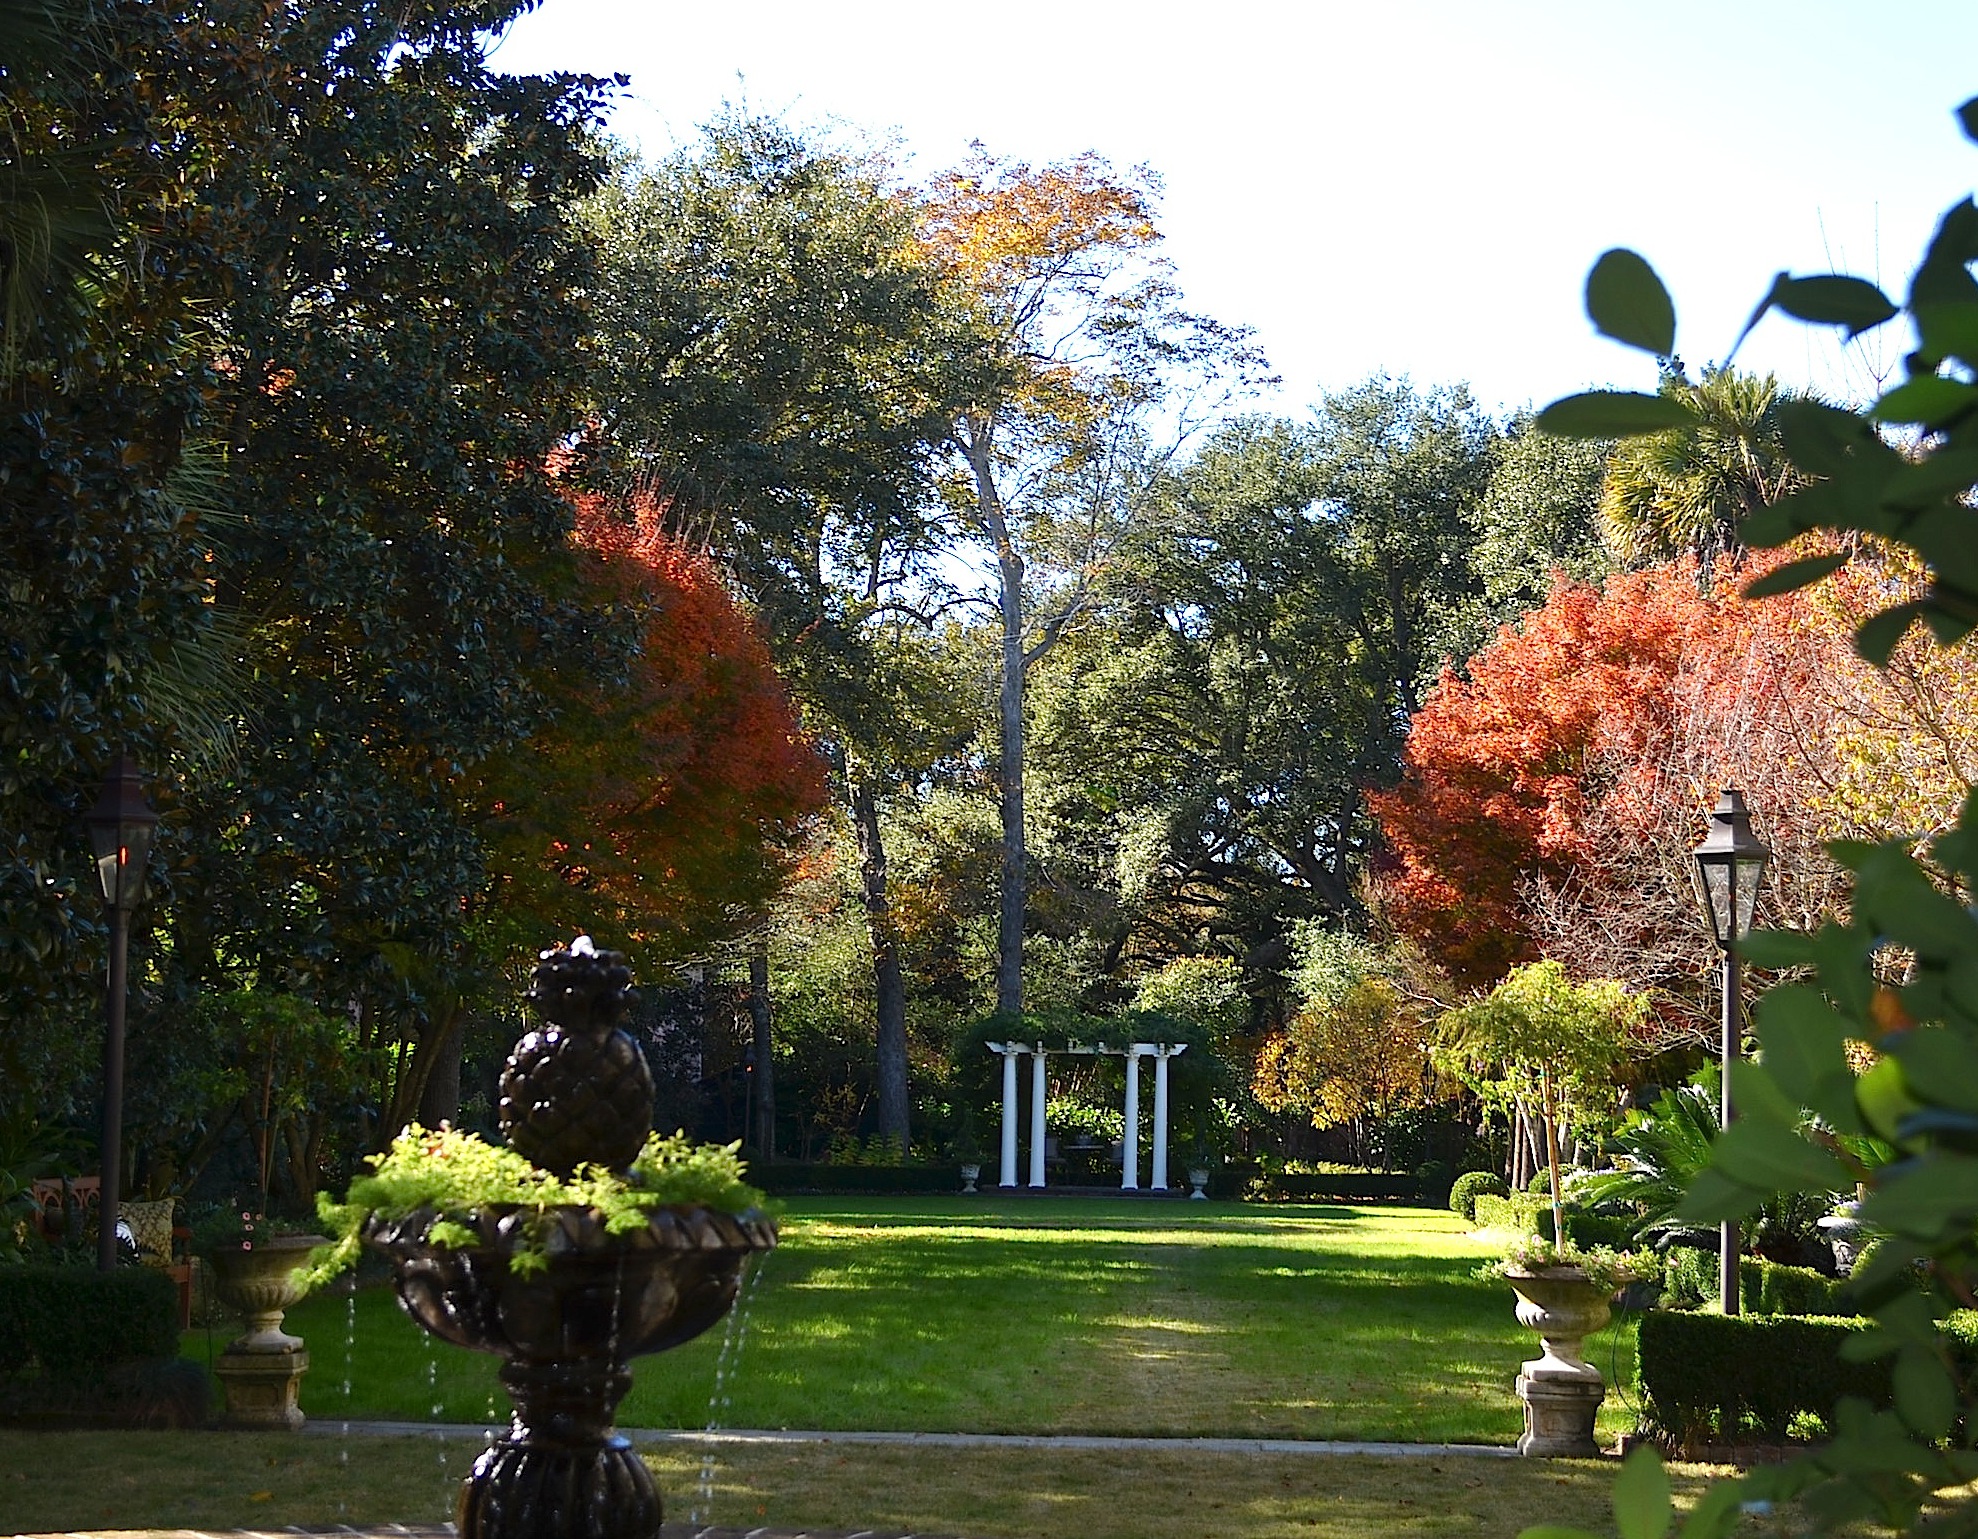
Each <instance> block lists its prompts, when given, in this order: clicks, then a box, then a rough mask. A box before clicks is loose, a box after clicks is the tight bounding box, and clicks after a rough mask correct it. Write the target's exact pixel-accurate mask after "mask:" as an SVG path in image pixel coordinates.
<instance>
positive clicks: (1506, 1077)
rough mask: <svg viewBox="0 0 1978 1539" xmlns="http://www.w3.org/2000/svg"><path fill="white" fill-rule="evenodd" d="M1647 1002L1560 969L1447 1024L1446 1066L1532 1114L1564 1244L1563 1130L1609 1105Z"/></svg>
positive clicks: (1530, 977)
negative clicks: (1575, 978) (1542, 1142)
mask: <svg viewBox="0 0 1978 1539" xmlns="http://www.w3.org/2000/svg"><path fill="white" fill-rule="evenodd" d="M1643 1010H1644V1001H1643V1000H1642V999H1641V998H1640V997H1639V996H1636V995H1631V994H1630V993H1629V992H1628V991H1627V989H1626V988H1625V987H1623V986H1622V985H1621V984H1619V983H1616V982H1614V981H1613V980H1612V979H1607V978H1601V979H1595V980H1594V981H1592V982H1589V983H1575V982H1574V981H1573V980H1572V979H1571V978H1570V977H1568V976H1567V973H1566V969H1565V968H1564V967H1563V966H1561V965H1560V964H1559V963H1558V962H1552V961H1546V962H1534V963H1532V964H1531V965H1530V966H1528V967H1520V968H1516V969H1514V970H1513V971H1512V973H1511V975H1510V976H1509V977H1507V978H1506V979H1505V980H1504V981H1503V982H1502V983H1500V984H1499V985H1498V986H1497V987H1496V988H1494V989H1492V990H1491V991H1490V993H1489V994H1487V995H1486V996H1485V997H1484V998H1482V999H1480V1000H1477V1001H1476V1002H1475V1003H1473V1004H1468V1005H1464V1006H1463V1007H1461V1008H1460V1009H1457V1010H1452V1011H1450V1012H1449V1013H1448V1014H1447V1015H1445V1016H1444V1017H1443V1020H1442V1047H1441V1050H1440V1052H1439V1053H1438V1058H1439V1060H1440V1061H1441V1063H1442V1064H1443V1065H1444V1066H1445V1067H1446V1068H1448V1069H1449V1070H1450V1071H1452V1072H1453V1073H1455V1074H1457V1075H1459V1076H1460V1077H1461V1078H1462V1079H1463V1080H1464V1082H1465V1083H1467V1084H1468V1085H1469V1086H1470V1087H1471V1088H1472V1089H1474V1090H1475V1091H1476V1092H1477V1093H1478V1094H1479V1095H1481V1096H1483V1097H1484V1099H1485V1100H1486V1101H1489V1102H1494V1103H1495V1104H1497V1105H1499V1106H1503V1107H1506V1108H1512V1107H1515V1108H1516V1109H1518V1110H1519V1111H1521V1112H1524V1111H1529V1110H1535V1111H1536V1112H1537V1115H1538V1120H1539V1126H1540V1128H1541V1129H1542V1130H1543V1133H1544V1137H1545V1160H1546V1168H1547V1170H1548V1171H1549V1172H1550V1173H1551V1186H1552V1238H1553V1241H1554V1243H1555V1244H1557V1245H1560V1246H1564V1245H1565V1243H1566V1225H1565V1220H1564V1215H1563V1214H1562V1212H1561V1206H1562V1205H1561V1203H1560V1199H1559V1129H1560V1125H1561V1123H1562V1122H1565V1121H1567V1120H1569V1119H1570V1120H1572V1121H1575V1122H1577V1121H1583V1120H1586V1119H1589V1118H1591V1117H1593V1116H1594V1115H1595V1114H1596V1113H1597V1111H1598V1110H1599V1109H1600V1108H1601V1107H1602V1106H1603V1104H1610V1105H1611V1101H1612V1097H1613V1091H1614V1080H1615V1075H1616V1073H1617V1071H1619V1069H1620V1068H1621V1066H1622V1065H1623V1064H1624V1063H1625V1062H1626V1061H1627V1056H1628V1041H1629V1035H1630V1032H1631V1031H1632V1030H1633V1028H1634V1027H1635V1026H1636V1025H1637V1024H1638V1023H1639V1022H1640V1020H1641V1017H1642V1013H1643Z"/></svg>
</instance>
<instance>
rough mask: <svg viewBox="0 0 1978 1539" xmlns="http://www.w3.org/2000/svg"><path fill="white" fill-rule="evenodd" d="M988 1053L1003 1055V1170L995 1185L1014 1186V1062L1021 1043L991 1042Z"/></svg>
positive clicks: (1015, 1106) (1020, 1050)
mask: <svg viewBox="0 0 1978 1539" xmlns="http://www.w3.org/2000/svg"><path fill="white" fill-rule="evenodd" d="M989 1051H990V1052H992V1053H1001V1054H1002V1055H1003V1169H1002V1173H1001V1175H1000V1177H999V1178H998V1180H997V1182H996V1184H997V1185H998V1186H1015V1185H1016V1123H1017V1115H1018V1113H1017V1101H1016V1060H1017V1054H1019V1053H1020V1052H1022V1051H1023V1044H1022V1043H1021V1042H991V1043H990V1044H989Z"/></svg>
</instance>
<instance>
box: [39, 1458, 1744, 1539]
mask: <svg viewBox="0 0 1978 1539" xmlns="http://www.w3.org/2000/svg"><path fill="white" fill-rule="evenodd" d="M443 1446H444V1451H445V1455H446V1462H445V1465H444V1467H442V1464H441V1462H440V1451H441V1447H442V1445H439V1444H436V1443H435V1442H433V1441H432V1440H429V1439H426V1438H416V1437H396V1438H378V1437H360V1436H356V1435H354V1434H353V1435H351V1436H349V1437H347V1438H346V1437H335V1436H332V1437H319V1436H310V1435H305V1436H302V1437H294V1436H285V1435H280V1434H243V1433H212V1432H206V1433H200V1432H178V1433H143V1432H64V1433H53V1432H51V1433H35V1432H13V1431H8V1432H0V1532H4V1533H10V1534H11V1533H16V1532H25V1533H67V1532H73V1531H76V1530H87V1531H90V1532H94V1533H100V1532H103V1531H105V1530H115V1529H147V1528H155V1529H168V1530H169V1529H182V1528H202V1529H209V1530H210V1529H230V1528H251V1529H256V1530H260V1531H264V1532H265V1531H267V1530H270V1529H279V1528H282V1527H286V1526H289V1525H297V1526H316V1527H329V1526H333V1525H340V1524H347V1525H350V1526H353V1527H357V1526H382V1525H384V1524H388V1523H407V1524H424V1523H438V1522H441V1521H444V1520H447V1519H450V1518H451V1516H452V1503H453V1496H454V1491H455V1489H456V1486H457V1482H458V1480H459V1477H460V1475H461V1474H462V1473H463V1472H464V1470H465V1469H466V1467H467V1464H468V1462H469V1461H470V1459H471V1456H472V1455H473V1453H474V1447H473V1445H472V1444H471V1443H463V1442H452V1443H447V1444H445V1445H443ZM647 1462H648V1463H649V1464H650V1465H651V1466H652V1469H653V1475H654V1478H655V1480H656V1481H657V1482H658V1484H659V1488H660V1492H661V1495H662V1499H663V1500H664V1502H665V1504H666V1515H667V1517H668V1518H685V1517H688V1516H689V1515H690V1514H691V1513H692V1512H693V1510H694V1509H695V1507H696V1505H697V1503H699V1502H700V1497H699V1495H698V1487H699V1484H700V1475H701V1461H700V1456H699V1454H698V1453H697V1452H696V1451H695V1450H694V1449H692V1448H689V1447H681V1446H667V1447H663V1448H659V1449H654V1450H652V1451H650V1452H649V1453H648V1454H647ZM1616 1468H1617V1466H1615V1465H1614V1464H1613V1463H1612V1461H1608V1462H1605V1463H1595V1462H1592V1461H1587V1462H1581V1461H1556V1460H1542V1459H1480V1458H1465V1457H1444V1458H1436V1459H1429V1458H1406V1459H1396V1458H1372V1457H1364V1456H1359V1455H1352V1456H1343V1457H1337V1456H1326V1455H1296V1456H1293V1455H1250V1456H1240V1455H1232V1454H1207V1453H1199V1452H1195V1451H1192V1450H1188V1449H1186V1448H1182V1449H1175V1450H1171V1451H1170V1450H1161V1451H1147V1450H1129V1451H1123V1452H1094V1451H1087V1450H1075V1449H1074V1450H1052V1449H1027V1450H1024V1451H1022V1452H1020V1453H1019V1452H1012V1451H1011V1450H1008V1449H1001V1448H997V1449H951V1448H926V1447H918V1448H916V1447H885V1448H873V1447H861V1446H859V1445H856V1444H842V1443H839V1444H831V1443H825V1444H807V1445H799V1446H779V1447H749V1448H731V1447H724V1448H722V1449H721V1450H720V1455H719V1462H718V1463H717V1465H716V1466H715V1469H714V1473H713V1492H712V1499H711V1501H709V1502H708V1503H707V1504H706V1505H705V1506H703V1507H702V1508H701V1515H702V1517H703V1519H704V1520H705V1521H707V1522H711V1523H716V1524H720V1525H723V1526H725V1527H730V1528H736V1529H749V1528H754V1527H757V1526H774V1527H778V1528H784V1529H805V1528H809V1529H813V1530H816V1529H824V1530H839V1531H857V1530H859V1529H861V1528H866V1527H876V1528H881V1529H904V1530H909V1531H911V1532H914V1533H922V1534H948V1535H956V1536H962V1539H1200V1536H1201V1535H1203V1534H1205V1533H1236V1534H1242V1535H1243V1536H1244V1539H1414V1536H1422V1535H1426V1536H1431V1539H1513V1536H1514V1535H1516V1534H1517V1533H1518V1532H1519V1531H1520V1530H1521V1529H1523V1528H1525V1527H1526V1526H1528V1525H1531V1524H1535V1523H1541V1522H1551V1523H1572V1524H1579V1525H1581V1526H1583V1527H1586V1528H1587V1529H1589V1530H1591V1531H1592V1532H1594V1533H1611V1532H1612V1531H1613V1526H1612V1525H1613V1519H1612V1498H1611V1489H1612V1483H1613V1478H1614V1474H1615V1470H1616ZM1704 1473H1705V1472H1703V1471H1700V1470H1695V1469H1685V1468H1678V1469H1677V1471H1676V1490H1677V1499H1678V1502H1679V1503H1680V1504H1682V1505H1684V1506H1687V1505H1688V1504H1689V1503H1690V1502H1691V1501H1693V1500H1694V1498H1695V1495H1696V1493H1697V1491H1698V1490H1699V1489H1700V1487H1701V1484H1702V1480H1703V1477H1704Z"/></svg>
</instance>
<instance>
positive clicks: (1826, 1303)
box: [1567, 1222, 1855, 1317]
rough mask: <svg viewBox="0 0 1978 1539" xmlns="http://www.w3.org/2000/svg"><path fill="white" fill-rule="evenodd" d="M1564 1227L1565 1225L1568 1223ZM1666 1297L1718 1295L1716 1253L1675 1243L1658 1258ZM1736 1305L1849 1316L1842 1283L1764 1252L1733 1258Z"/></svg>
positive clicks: (1683, 1299)
mask: <svg viewBox="0 0 1978 1539" xmlns="http://www.w3.org/2000/svg"><path fill="white" fill-rule="evenodd" d="M1567 1227H1568V1228H1569V1229H1570V1228H1571V1227H1572V1225H1571V1224H1570V1222H1569V1223H1568V1225H1567ZM1662 1288H1663V1297H1664V1299H1665V1301H1666V1302H1668V1303H1670V1304H1674V1305H1677V1306H1680V1307H1683V1308H1690V1307H1693V1306H1695V1305H1699V1304H1705V1303H1712V1302H1714V1301H1715V1300H1716V1298H1717V1252H1715V1251H1714V1250H1697V1249H1695V1248H1694V1247H1690V1246H1674V1247H1672V1248H1671V1249H1670V1251H1669V1253H1668V1255H1667V1256H1666V1257H1665V1258H1664V1260H1663V1265H1662ZM1738 1308H1739V1309H1741V1310H1743V1311H1744V1313H1746V1314H1748V1315H1821V1316H1843V1317H1845V1316H1851V1315H1853V1314H1854V1313H1855V1308H1854V1305H1853V1303H1852V1301H1850V1300H1849V1298H1848V1296H1847V1284H1846V1283H1844V1282H1841V1281H1839V1280H1837V1279H1835V1278H1832V1277H1823V1276H1822V1275H1821V1274H1820V1273H1818V1272H1816V1271H1814V1270H1813V1269H1812V1268H1810V1267H1803V1266H1783V1265H1781V1264H1780V1263H1779V1262H1777V1261H1767V1260H1766V1259H1765V1258H1764V1257H1763V1256H1744V1257H1740V1258H1739V1261H1738Z"/></svg>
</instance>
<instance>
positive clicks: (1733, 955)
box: [1692, 786, 1772, 1315]
mask: <svg viewBox="0 0 1978 1539" xmlns="http://www.w3.org/2000/svg"><path fill="white" fill-rule="evenodd" d="M1692 853H1693V854H1694V855H1695V856H1696V866H1697V872H1698V875H1699V878H1700V881H1699V890H1700V895H1701V897H1702V900H1703V912H1704V914H1705V916H1706V917H1708V919H1709V920H1710V931H1711V934H1712V935H1713V936H1715V937H1716V940H1717V945H1718V948H1719V949H1720V950H1721V951H1722V952H1723V953H1724V1033H1723V1041H1722V1044H1721V1050H1720V1052H1721V1061H1720V1063H1719V1071H1720V1073H1721V1076H1722V1083H1721V1086H1720V1094H1721V1097H1722V1105H1721V1106H1720V1108H1719V1115H1720V1117H1721V1119H1722V1125H1723V1126H1724V1127H1729V1126H1730V1125H1731V1064H1732V1062H1733V1061H1734V1060H1735V1059H1736V1058H1737V1056H1738V1002H1739V1001H1738V993H1739V988H1740V984H1739V978H1738V942H1739V941H1741V940H1743V939H1744V937H1745V936H1746V935H1747V934H1749V933H1750V931H1751V914H1752V908H1753V906H1754V905H1755V904H1756V903H1757V902H1758V884H1759V883H1760V882H1761V881H1763V880H1764V877H1765V863H1766V861H1767V860H1769V859H1770V858H1771V855H1772V852H1771V851H1770V850H1768V849H1767V848H1766V847H1765V846H1764V845H1763V844H1761V843H1759V841H1758V836H1757V835H1755V834H1754V833H1752V831H1751V819H1750V818H1749V817H1747V816H1746V814H1745V805H1744V797H1743V795H1742V794H1740V793H1739V792H1737V791H1734V790H1732V789H1731V788H1730V787H1729V786H1726V787H1725V788H1724V794H1723V795H1722V796H1721V797H1719V798H1718V801H1717V810H1716V811H1714V812H1712V813H1711V814H1710V832H1709V833H1708V834H1707V835H1705V836H1704V840H1703V843H1701V844H1699V845H1698V846H1697V847H1696V849H1695V850H1694V851H1693V852H1692ZM1717 1246H1718V1250H1717V1289H1718V1295H1719V1297H1720V1299H1721V1300H1722V1303H1723V1307H1724V1313H1725V1314H1727V1315H1734V1314H1736V1313H1737V1312H1738V1250H1739V1244H1738V1226H1737V1225H1736V1224H1735V1223H1728V1222H1727V1223H1725V1224H1724V1225H1723V1226H1722V1227H1721V1228H1720V1229H1719V1231H1718V1239H1717Z"/></svg>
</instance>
